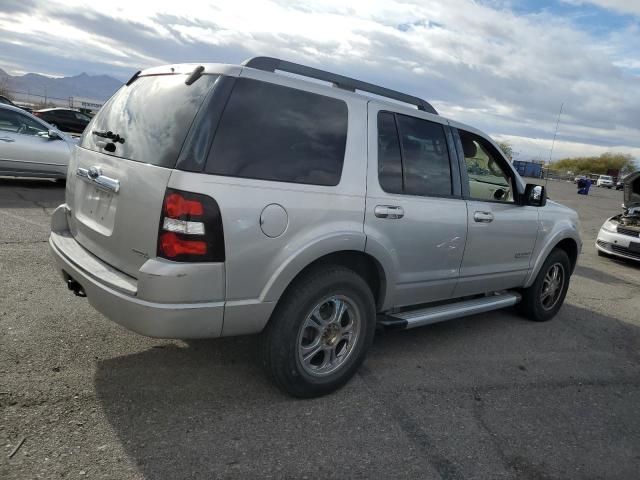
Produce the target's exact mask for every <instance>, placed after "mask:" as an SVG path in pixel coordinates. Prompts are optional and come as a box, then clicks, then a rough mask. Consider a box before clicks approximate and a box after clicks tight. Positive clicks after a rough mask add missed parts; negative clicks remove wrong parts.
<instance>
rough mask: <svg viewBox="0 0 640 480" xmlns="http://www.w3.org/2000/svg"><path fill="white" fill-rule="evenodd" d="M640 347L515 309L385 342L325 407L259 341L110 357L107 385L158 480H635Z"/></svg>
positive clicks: (586, 316) (580, 323)
mask: <svg viewBox="0 0 640 480" xmlns="http://www.w3.org/2000/svg"><path fill="white" fill-rule="evenodd" d="M639 347H640V329H638V328H637V327H635V326H631V325H629V324H627V323H624V322H621V321H620V320H618V319H615V318H611V317H605V316H601V315H598V314H596V313H594V312H591V311H588V310H585V309H582V308H580V307H576V306H572V305H565V307H564V308H563V309H562V310H561V313H560V314H559V316H558V317H557V318H556V319H555V320H554V321H551V322H548V323H544V324H539V323H532V322H527V321H525V320H522V319H520V318H518V317H515V316H514V314H513V312H512V311H510V310H507V311H503V312H494V313H491V314H485V315H478V316H475V317H469V318H465V319H459V320H453V321H450V322H446V323H442V324H437V325H432V326H430V327H424V328H420V329H416V330H412V331H404V332H393V333H386V334H382V335H379V336H378V337H377V338H376V342H375V345H374V347H373V350H372V352H371V353H370V356H369V357H368V360H367V361H366V363H365V365H364V366H363V371H362V372H361V373H360V374H359V375H357V376H356V377H355V378H354V379H353V380H352V381H351V382H350V383H349V384H348V385H347V386H346V387H345V388H343V389H342V390H340V391H339V392H336V393H335V394H333V395H329V396H327V397H324V398H320V399H314V400H305V401H301V400H296V399H292V398H289V397H288V396H286V395H284V394H282V393H280V392H279V391H278V390H276V389H275V387H273V386H272V385H271V383H270V382H269V381H268V380H267V378H266V377H265V375H264V374H263V372H262V370H261V369H260V368H259V367H258V362H257V359H256V355H255V353H254V352H256V350H257V338H256V337H240V338H228V339H218V340H212V341H198V342H192V343H190V344H189V346H188V347H184V348H180V347H179V346H176V345H175V344H170V345H169V344H168V345H166V346H164V347H159V348H151V349H149V350H146V351H144V352H140V353H136V354H132V355H127V356H122V357H117V358H112V359H108V360H104V361H101V362H99V364H98V368H97V372H96V376H95V387H96V392H97V396H98V400H99V401H100V403H101V405H102V409H103V410H104V412H105V414H106V417H107V419H108V421H109V422H110V424H111V425H112V427H113V429H114V431H115V432H116V434H117V436H118V438H119V440H120V442H121V444H122V445H123V448H124V450H125V451H126V452H127V454H128V455H129V456H130V457H131V458H132V459H134V460H135V462H136V464H137V465H138V468H139V470H140V472H141V473H142V474H143V475H144V476H145V477H146V478H149V479H157V478H160V479H173V478H218V477H224V478H228V477H231V478H265V477H275V478H302V477H303V476H304V475H306V476H307V477H308V478H334V477H335V478H353V477H361V478H418V477H429V476H432V475H435V476H438V475H440V476H446V477H448V478H468V477H477V478H490V477H496V476H498V475H497V474H499V473H500V474H504V475H506V477H507V478H508V477H512V478H513V477H518V478H578V477H585V476H589V477H593V478H600V477H603V478H604V477H606V478H625V477H627V478H631V477H633V476H634V475H635V474H636V473H637V471H638V470H639V469H640V457H639V456H638V455H637V445H638V444H640V416H639V415H637V412H638V410H637V408H638V407H637V405H638V402H640V381H639V380H638V378H640V357H639V354H638V351H639ZM633 452H635V453H633ZM436 460H437V461H436ZM443 465H444V467H446V469H444V470H443V468H444V467H443Z"/></svg>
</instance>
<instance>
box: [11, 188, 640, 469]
mask: <svg viewBox="0 0 640 480" xmlns="http://www.w3.org/2000/svg"><path fill="white" fill-rule="evenodd" d="M548 188H549V193H550V196H551V197H552V198H553V199H556V200H558V201H560V202H561V203H564V204H566V205H568V206H570V207H572V208H575V209H576V210H577V211H578V212H579V214H580V217H581V223H582V225H581V228H582V235H583V240H584V248H583V253H582V255H581V256H580V258H579V263H578V267H577V268H576V271H575V274H574V275H573V277H572V282H571V287H570V290H569V294H568V296H567V299H566V303H565V306H564V307H563V309H562V310H561V311H560V313H559V315H558V316H557V317H556V318H555V319H554V320H552V321H551V322H548V323H540V324H538V323H532V322H528V321H526V320H524V319H522V318H520V317H518V316H517V315H516V314H515V312H514V311H513V310H511V309H508V310H503V311H498V312H493V313H489V314H482V315H477V316H474V317H468V318H464V319H459V320H453V321H449V322H445V323H441V324H437V325H432V326H428V327H423V328H419V329H415V330H410V331H404V332H393V333H391V332H388V333H383V334H380V335H378V336H377V337H376V340H375V344H374V347H373V349H372V351H371V352H370V355H369V356H368V358H367V360H366V362H365V364H364V365H363V367H362V368H361V370H360V372H359V373H358V374H357V375H356V376H355V378H354V379H353V380H352V381H351V382H350V383H349V384H348V385H347V386H346V387H345V388H343V389H342V390H340V391H338V392H337V393H335V394H332V395H329V396H326V397H323V398H320V399H314V400H296V399H292V398H289V397H287V396H285V395H284V394H282V393H280V392H279V391H278V390H277V389H276V388H275V387H273V386H272V385H271V384H270V383H269V381H268V380H267V379H266V377H265V376H264V375H263V373H262V371H261V369H260V368H259V366H258V364H257V361H256V355H255V351H256V345H257V342H256V338H253V337H244V338H227V339H219V340H209V341H189V342H184V341H169V340H154V339H149V338H145V337H142V336H139V335H136V334H134V333H131V332H128V331H126V330H124V329H123V328H121V327H119V326H118V325H116V324H114V323H112V322H110V321H108V320H106V319H105V318H104V317H102V316H101V315H100V314H99V313H97V312H96V311H95V310H93V309H92V308H91V307H90V306H89V305H88V303H87V301H86V299H82V298H78V297H75V296H74V295H73V294H72V293H71V292H70V291H68V290H67V289H66V286H65V285H64V284H63V283H62V281H61V279H60V278H59V277H58V275H57V273H56V272H55V271H54V268H53V266H52V261H51V258H50V255H49V251H48V244H47V243H46V241H47V237H48V231H49V216H50V214H51V213H52V211H53V208H54V207H55V206H57V205H58V204H60V203H62V201H63V198H64V189H63V188H62V186H60V184H55V183H53V182H47V181H27V180H24V181H20V180H7V179H5V180H2V179H0V285H1V290H0V291H1V294H0V442H1V443H0V478H2V479H7V480H8V479H27V478H46V479H53V478H105V479H129V478H131V479H182V478H309V479H315V478H385V479H388V478H442V479H473V478H477V479H487V478H523V479H549V478H558V479H567V478H572V479H575V478H607V479H635V478H638V475H639V474H638V472H640V314H639V313H638V312H640V266H638V265H634V264H632V263H627V262H622V261H616V260H611V259H605V258H600V257H598V256H597V255H596V250H595V247H594V242H595V237H596V234H597V232H598V229H599V228H600V226H601V224H602V222H603V221H604V220H605V218H607V217H608V216H611V215H613V214H616V213H619V212H620V203H621V201H622V192H616V191H611V190H603V189H599V188H592V190H591V194H590V195H589V196H588V197H584V196H579V195H576V193H575V191H576V188H575V186H574V185H573V184H571V183H566V182H560V181H550V182H549V185H548ZM20 441H23V442H22V444H21V445H20V448H19V449H18V450H17V451H16V452H15V453H14V455H13V456H12V457H11V458H9V455H10V454H11V453H13V452H14V450H15V448H16V447H17V446H18V444H19V443H20Z"/></svg>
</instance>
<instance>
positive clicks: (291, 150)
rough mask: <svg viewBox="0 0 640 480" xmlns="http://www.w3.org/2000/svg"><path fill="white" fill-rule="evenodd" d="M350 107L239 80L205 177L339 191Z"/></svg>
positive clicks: (282, 88) (319, 97) (310, 94)
mask: <svg viewBox="0 0 640 480" xmlns="http://www.w3.org/2000/svg"><path fill="white" fill-rule="evenodd" d="M347 116H348V115H347V105H346V103H345V102H343V101H341V100H337V99H334V98H330V97H325V96H323V95H317V94H314V93H309V92H305V91H303V90H296V89H292V88H288V87H283V86H280V85H274V84H271V83H265V82H259V81H256V80H250V79H238V80H237V82H236V85H235V87H234V88H233V93H232V94H231V97H230V98H229V101H228V103H227V106H226V108H225V111H224V113H223V115H222V119H221V120H220V124H219V126H218V130H217V132H216V136H215V138H214V140H213V146H212V149H211V152H210V154H209V159H208V160H207V166H206V171H207V172H208V173H213V174H216V175H229V176H233V177H244V178H257V179H262V180H275V181H280V182H295V183H307V184H314V185H337V184H338V183H339V181H340V174H341V172H342V163H343V161H344V151H345V145H346V141H347Z"/></svg>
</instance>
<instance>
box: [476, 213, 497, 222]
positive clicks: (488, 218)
mask: <svg viewBox="0 0 640 480" xmlns="http://www.w3.org/2000/svg"><path fill="white" fill-rule="evenodd" d="M473 221H474V222H479V223H491V222H493V214H492V213H491V212H475V213H474V214H473Z"/></svg>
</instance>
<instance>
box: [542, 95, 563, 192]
mask: <svg viewBox="0 0 640 480" xmlns="http://www.w3.org/2000/svg"><path fill="white" fill-rule="evenodd" d="M563 107H564V102H562V103H561V104H560V111H559V112H558V118H557V119H556V130H555V132H553V140H552V141H551V150H550V151H549V166H548V167H547V178H546V179H545V182H544V185H545V188H546V186H547V183H548V182H549V169H550V168H551V159H552V157H553V147H554V145H555V144H556V136H557V135H558V127H559V126H560V115H562V108H563Z"/></svg>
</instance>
